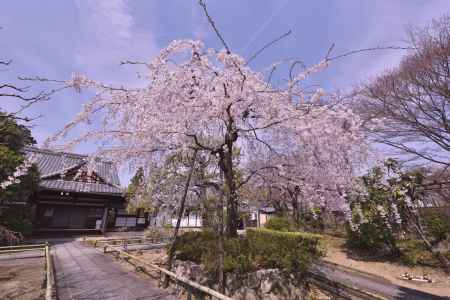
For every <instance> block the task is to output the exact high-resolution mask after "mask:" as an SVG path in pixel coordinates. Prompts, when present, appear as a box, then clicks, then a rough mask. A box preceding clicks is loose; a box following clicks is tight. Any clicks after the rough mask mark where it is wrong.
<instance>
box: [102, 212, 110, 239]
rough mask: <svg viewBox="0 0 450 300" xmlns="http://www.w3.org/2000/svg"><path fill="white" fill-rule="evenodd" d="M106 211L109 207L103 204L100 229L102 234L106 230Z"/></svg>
mask: <svg viewBox="0 0 450 300" xmlns="http://www.w3.org/2000/svg"><path fill="white" fill-rule="evenodd" d="M108 211H109V207H108V206H105V208H104V210H103V218H102V229H101V231H102V233H103V234H104V233H105V232H106V226H107V223H108Z"/></svg>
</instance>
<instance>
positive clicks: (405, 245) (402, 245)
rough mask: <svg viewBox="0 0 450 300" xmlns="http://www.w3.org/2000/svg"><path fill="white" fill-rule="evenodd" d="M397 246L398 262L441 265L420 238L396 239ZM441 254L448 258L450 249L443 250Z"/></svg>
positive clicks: (413, 264) (431, 265) (432, 265)
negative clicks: (398, 251) (398, 252)
mask: <svg viewBox="0 0 450 300" xmlns="http://www.w3.org/2000/svg"><path fill="white" fill-rule="evenodd" d="M397 244H398V248H399V249H400V253H401V255H400V262H401V263H403V264H405V265H408V266H417V265H421V266H428V267H434V268H439V267H441V266H442V264H441V262H440V261H439V259H437V257H436V256H434V255H433V254H432V253H431V252H430V251H428V250H427V249H426V247H425V244H424V243H423V242H422V241H420V240H404V241H398V242H397ZM443 254H444V255H445V256H446V257H447V259H450V251H446V252H443Z"/></svg>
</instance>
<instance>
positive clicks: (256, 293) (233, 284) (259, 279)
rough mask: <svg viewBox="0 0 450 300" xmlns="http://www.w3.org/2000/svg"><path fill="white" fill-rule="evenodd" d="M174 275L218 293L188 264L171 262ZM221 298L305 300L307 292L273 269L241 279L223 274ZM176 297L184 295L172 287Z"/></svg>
mask: <svg viewBox="0 0 450 300" xmlns="http://www.w3.org/2000/svg"><path fill="white" fill-rule="evenodd" d="M174 272H175V273H176V274H177V275H179V276H183V277H185V278H189V279H191V280H193V281H196V282H198V283H199V284H201V285H204V286H209V287H211V288H212V289H214V290H218V286H217V284H215V283H214V282H213V280H212V279H211V277H210V276H208V275H207V274H206V272H204V271H203V269H202V267H201V266H199V265H197V264H194V263H192V262H186V261H179V260H177V261H175V262H174ZM226 283H227V284H226V287H227V288H226V291H225V294H226V295H228V296H229V297H231V298H233V299H239V300H259V299H279V300H291V299H298V300H301V299H307V296H308V289H307V288H306V285H305V284H304V283H302V282H301V280H299V279H297V278H294V276H286V275H284V274H282V273H281V272H280V271H279V270H277V269H267V270H259V271H256V272H252V273H249V274H245V275H237V274H236V275H235V274H227V276H226ZM174 288H175V290H176V293H177V294H178V295H181V294H183V293H184V290H183V288H182V287H174Z"/></svg>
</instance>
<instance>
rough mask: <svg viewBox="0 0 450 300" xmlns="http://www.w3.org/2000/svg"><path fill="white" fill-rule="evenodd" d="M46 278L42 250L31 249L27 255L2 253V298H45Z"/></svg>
mask: <svg viewBox="0 0 450 300" xmlns="http://www.w3.org/2000/svg"><path fill="white" fill-rule="evenodd" d="M30 252H31V253H30ZM24 256H25V258H24ZM38 256H41V257H38ZM44 278H45V260H44V256H42V251H29V252H27V253H26V255H19V254H15V255H10V254H1V255H0V299H15V300H16V299H17V300H35V299H45V289H43V288H42V286H43V282H44Z"/></svg>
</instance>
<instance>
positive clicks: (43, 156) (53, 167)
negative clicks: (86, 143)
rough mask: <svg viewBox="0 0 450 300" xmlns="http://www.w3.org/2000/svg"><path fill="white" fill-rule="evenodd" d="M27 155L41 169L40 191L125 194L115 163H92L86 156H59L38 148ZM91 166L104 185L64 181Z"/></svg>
mask: <svg viewBox="0 0 450 300" xmlns="http://www.w3.org/2000/svg"><path fill="white" fill-rule="evenodd" d="M25 153H26V155H27V157H29V158H31V157H32V161H33V162H34V163H35V164H36V165H37V168H38V169H39V172H40V175H41V182H40V186H41V188H44V189H50V190H61V191H70V192H79V193H100V194H121V193H122V192H123V190H122V188H121V187H120V181H119V176H118V172H117V168H116V167H115V166H114V164H113V163H112V162H108V161H104V160H101V159H99V158H97V159H95V160H94V161H93V162H89V157H88V156H87V155H80V154H74V153H67V152H57V151H51V150H47V149H39V148H35V147H27V148H26V149H25ZM89 163H91V165H90V166H91V167H92V171H93V172H94V173H95V174H96V175H97V176H98V177H100V178H101V179H102V180H103V182H101V183H100V182H84V181H78V180H73V179H72V180H67V179H65V178H64V175H65V174H66V172H68V171H70V170H74V169H79V168H82V167H85V166H87V165H88V164H89Z"/></svg>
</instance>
